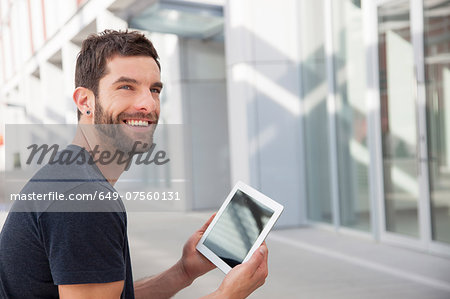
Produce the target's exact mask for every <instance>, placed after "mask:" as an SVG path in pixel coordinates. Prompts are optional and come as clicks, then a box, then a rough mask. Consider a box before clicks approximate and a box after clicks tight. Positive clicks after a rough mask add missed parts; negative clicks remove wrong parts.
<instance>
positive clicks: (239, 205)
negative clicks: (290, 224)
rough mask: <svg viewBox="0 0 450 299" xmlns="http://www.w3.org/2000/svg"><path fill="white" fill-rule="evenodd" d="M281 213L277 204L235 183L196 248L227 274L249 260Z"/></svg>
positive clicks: (280, 208) (248, 187) (246, 186)
mask: <svg viewBox="0 0 450 299" xmlns="http://www.w3.org/2000/svg"><path fill="white" fill-rule="evenodd" d="M282 211H283V206H282V205H280V204H279V203H277V202H275V201H273V200H272V199H270V198H269V197H267V196H265V195H264V194H262V193H260V192H259V191H257V190H255V189H253V188H252V187H250V186H248V185H246V184H244V183H242V182H238V183H237V184H236V186H234V188H233V190H231V192H230V194H229V195H228V197H227V198H226V200H225V202H224V203H223V205H222V206H221V207H220V209H219V211H218V212H217V214H216V216H215V217H214V219H213V220H212V222H211V224H210V225H209V226H208V228H207V229H206V231H205V233H204V234H203V236H202V238H201V239H200V241H199V242H198V244H197V247H196V248H197V250H198V251H200V252H201V253H202V254H203V255H204V256H205V257H206V258H208V259H209V260H210V261H211V262H212V263H213V264H214V265H216V266H217V267H218V268H219V269H220V270H222V271H223V272H224V273H225V274H227V273H228V272H229V271H230V270H231V268H233V267H234V266H236V265H239V264H241V263H243V262H246V261H247V260H249V259H250V257H251V256H252V254H253V252H255V250H256V249H258V247H259V246H260V245H261V244H262V242H263V241H264V239H265V238H266V236H267V234H268V233H269V231H270V230H271V229H272V227H273V225H274V224H275V222H276V221H277V219H278V217H280V214H281V212H282Z"/></svg>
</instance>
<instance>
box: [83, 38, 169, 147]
mask: <svg viewBox="0 0 450 299" xmlns="http://www.w3.org/2000/svg"><path fill="white" fill-rule="evenodd" d="M160 78H161V77H160V64H159V62H158V54H157V52H156V50H155V48H154V47H153V45H152V43H151V42H150V41H149V40H148V39H147V38H146V37H145V36H144V35H143V34H141V33H139V32H136V31H134V32H128V31H125V32H119V31H112V30H106V31H104V32H102V33H100V34H98V35H97V34H95V35H91V36H89V37H88V38H87V39H86V40H85V41H84V42H83V44H82V49H81V51H80V53H79V55H78V59H77V64H76V70H75V85H76V89H75V92H74V100H75V103H76V104H77V106H78V120H79V123H80V124H96V125H100V126H99V129H100V130H101V131H103V133H104V134H106V136H109V137H110V139H111V140H112V141H113V142H114V145H115V146H116V147H117V148H119V149H122V150H126V149H127V148H128V145H129V144H130V143H131V144H132V143H133V141H136V140H142V141H146V138H143V136H147V135H149V133H151V135H152V132H153V130H154V126H156V123H157V122H158V118H159V111H160V110H159V109H160V106H159V105H160V103H159V93H160V92H161V89H162V83H161V82H160V80H161V79H160ZM111 124H115V125H117V126H110V125H111ZM124 125H125V126H124ZM146 126H147V128H146ZM117 134H120V135H117ZM148 141H150V140H148Z"/></svg>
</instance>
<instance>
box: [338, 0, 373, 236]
mask: <svg viewBox="0 0 450 299" xmlns="http://www.w3.org/2000/svg"><path fill="white" fill-rule="evenodd" d="M333 13H334V16H333V38H334V40H333V44H334V46H335V49H336V56H335V58H334V66H335V78H336V80H335V84H336V91H337V94H336V102H337V105H336V106H337V110H336V125H337V128H336V133H337V154H338V173H339V175H338V179H339V200H340V219H341V225H343V226H347V227H351V228H356V229H360V230H365V231H369V230H370V204H369V182H368V171H369V150H368V148H367V119H366V113H367V109H366V101H365V90H366V84H365V82H366V78H365V73H366V70H365V57H364V52H365V51H364V39H363V26H362V10H361V3H360V2H359V1H353V0H339V1H333Z"/></svg>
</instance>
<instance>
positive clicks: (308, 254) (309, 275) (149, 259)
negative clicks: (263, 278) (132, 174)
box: [0, 212, 450, 299]
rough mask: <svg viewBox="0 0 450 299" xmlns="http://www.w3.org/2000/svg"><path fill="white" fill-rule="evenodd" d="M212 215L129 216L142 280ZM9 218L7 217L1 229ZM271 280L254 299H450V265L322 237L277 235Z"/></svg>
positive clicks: (212, 282) (309, 232)
mask: <svg viewBox="0 0 450 299" xmlns="http://www.w3.org/2000/svg"><path fill="white" fill-rule="evenodd" d="M210 214H211V213H209V212H207V213H188V214H181V213H129V214H128V222H129V240H130V247H131V253H132V262H133V271H134V277H135V279H138V278H142V277H145V276H150V275H152V274H156V273H158V272H160V271H163V270H165V269H166V268H168V267H169V266H171V265H172V264H173V263H175V262H176V261H177V259H178V258H179V257H180V254H181V248H182V246H183V244H184V242H185V241H186V240H187V239H188V237H189V236H190V235H191V233H192V232H194V231H195V230H196V229H197V228H199V227H200V226H201V225H202V224H203V223H204V221H206V219H207V218H208V217H209V215H210ZM4 218H5V214H4V213H0V227H1V225H2V223H3V220H4ZM267 244H268V247H269V272H270V274H269V277H268V279H267V282H266V284H265V285H264V286H263V287H261V288H260V289H259V290H257V291H256V292H255V293H254V294H253V295H252V296H250V297H251V298H308V299H314V298H321V299H326V298H333V299H336V298H345V299H352V298H355V299H356V298H358V299H359V298H377V299H379V298H396V299H401V298H405V299H406V298H408V299H414V298H426V299H434V298H435V299H437V298H442V299H444V298H445V299H449V298H450V259H447V258H442V257H436V256H432V255H429V254H422V253H419V252H415V251H413V250H408V249H402V248H397V247H392V246H388V245H383V244H381V245H380V244H377V243H374V242H372V241H368V240H364V239H359V238H356V237H350V236H342V235H336V234H335V233H333V232H328V231H324V230H321V229H313V228H301V229H291V230H277V231H273V232H271V233H270V235H269V237H268V239H267ZM223 277H224V275H223V274H222V272H220V271H219V270H213V271H212V272H210V273H208V274H207V275H205V276H203V277H201V278H199V279H198V280H197V281H195V282H194V284H193V285H191V286H190V287H189V288H187V289H185V290H183V291H181V292H180V293H178V294H177V295H176V296H175V298H198V297H200V296H202V295H205V294H207V293H209V292H212V291H213V290H215V289H216V288H217V287H218V286H219V284H220V282H221V281H222V279H223Z"/></svg>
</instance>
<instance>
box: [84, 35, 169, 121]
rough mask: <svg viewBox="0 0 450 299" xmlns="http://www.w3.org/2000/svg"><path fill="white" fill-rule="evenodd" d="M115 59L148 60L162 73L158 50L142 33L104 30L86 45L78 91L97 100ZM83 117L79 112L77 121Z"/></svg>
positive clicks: (92, 37)
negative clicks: (137, 57) (109, 61)
mask: <svg viewBox="0 0 450 299" xmlns="http://www.w3.org/2000/svg"><path fill="white" fill-rule="evenodd" d="M116 55H120V56H149V57H152V58H153V59H154V60H155V62H156V64H157V65H158V68H159V69H160V70H161V65H160V64H159V61H158V59H159V57H158V53H157V52H156V49H155V48H154V47H153V44H152V42H151V41H149V40H148V39H147V38H146V37H145V36H144V35H143V34H142V33H140V32H137V31H131V32H128V31H123V32H121V31H115V30H105V31H103V32H101V33H99V34H92V35H90V36H89V37H88V38H86V39H85V40H84V41H83V44H82V46H81V51H80V53H79V54H78V58H77V64H76V68H75V88H77V87H85V88H87V89H90V90H91V91H92V92H93V93H94V96H95V97H98V85H99V81H100V79H101V78H102V77H103V76H105V75H106V73H107V72H108V69H107V62H108V60H109V59H111V58H112V57H113V56H116ZM81 114H82V112H81V111H80V110H79V109H78V120H79V119H80V117H81Z"/></svg>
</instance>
